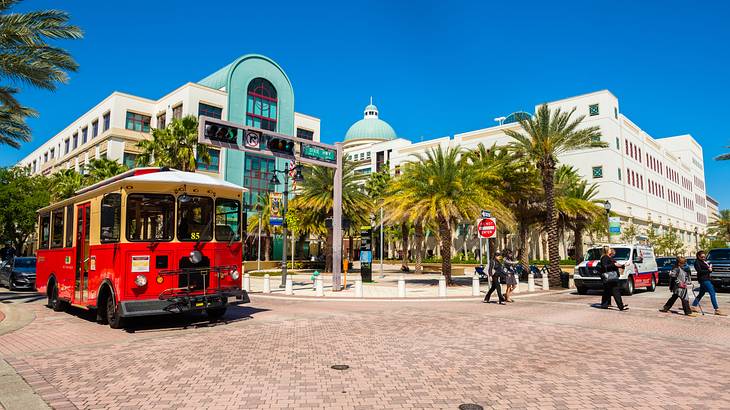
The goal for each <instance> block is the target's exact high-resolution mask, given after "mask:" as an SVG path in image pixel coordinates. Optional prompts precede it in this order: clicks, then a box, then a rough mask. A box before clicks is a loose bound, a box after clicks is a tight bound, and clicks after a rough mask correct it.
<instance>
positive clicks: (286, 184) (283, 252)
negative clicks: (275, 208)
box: [279, 171, 294, 288]
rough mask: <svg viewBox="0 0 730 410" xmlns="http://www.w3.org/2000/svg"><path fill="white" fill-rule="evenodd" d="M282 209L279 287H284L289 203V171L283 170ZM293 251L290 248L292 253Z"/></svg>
mask: <svg viewBox="0 0 730 410" xmlns="http://www.w3.org/2000/svg"><path fill="white" fill-rule="evenodd" d="M283 194H284V195H283V197H284V198H283V202H282V205H283V207H282V208H283V209H282V213H281V217H282V222H281V229H282V233H283V236H282V241H281V244H282V247H281V284H280V285H279V287H280V288H284V287H286V275H287V270H286V235H287V226H286V213H287V211H288V209H287V206H288V204H289V172H286V171H285V172H284V192H283ZM293 252H294V251H293V250H292V253H293ZM292 269H294V265H292Z"/></svg>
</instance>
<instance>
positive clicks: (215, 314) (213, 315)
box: [205, 306, 226, 322]
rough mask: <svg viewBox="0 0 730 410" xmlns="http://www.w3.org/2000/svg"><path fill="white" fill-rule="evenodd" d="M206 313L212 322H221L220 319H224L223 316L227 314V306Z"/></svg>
mask: <svg viewBox="0 0 730 410" xmlns="http://www.w3.org/2000/svg"><path fill="white" fill-rule="evenodd" d="M205 313H207V314H208V320H210V321H211V322H215V321H218V320H220V318H222V317H223V315H225V314H226V306H223V307H219V308H211V309H205Z"/></svg>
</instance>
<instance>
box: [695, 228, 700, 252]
mask: <svg viewBox="0 0 730 410" xmlns="http://www.w3.org/2000/svg"><path fill="white" fill-rule="evenodd" d="M698 232H699V229H697V227H696V226H695V252H699V250H700V245H699V243H698V242H697V233H698Z"/></svg>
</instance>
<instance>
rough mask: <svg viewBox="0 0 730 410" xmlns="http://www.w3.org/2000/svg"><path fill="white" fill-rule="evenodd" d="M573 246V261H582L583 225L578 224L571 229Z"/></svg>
mask: <svg viewBox="0 0 730 410" xmlns="http://www.w3.org/2000/svg"><path fill="white" fill-rule="evenodd" d="M573 236H574V238H573V247H574V248H575V262H576V263H581V262H583V227H582V226H578V227H577V228H575V229H574V230H573Z"/></svg>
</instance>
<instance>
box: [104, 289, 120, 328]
mask: <svg viewBox="0 0 730 410" xmlns="http://www.w3.org/2000/svg"><path fill="white" fill-rule="evenodd" d="M106 321H107V323H109V327H111V328H112V329H121V328H122V327H123V326H124V321H123V319H122V316H121V315H120V314H119V309H118V306H117V303H116V302H114V296H113V295H109V296H108V297H107V299H106Z"/></svg>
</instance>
